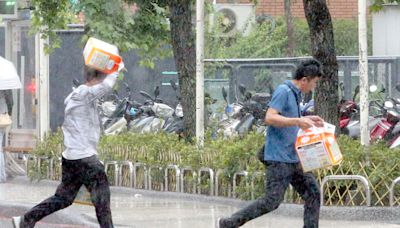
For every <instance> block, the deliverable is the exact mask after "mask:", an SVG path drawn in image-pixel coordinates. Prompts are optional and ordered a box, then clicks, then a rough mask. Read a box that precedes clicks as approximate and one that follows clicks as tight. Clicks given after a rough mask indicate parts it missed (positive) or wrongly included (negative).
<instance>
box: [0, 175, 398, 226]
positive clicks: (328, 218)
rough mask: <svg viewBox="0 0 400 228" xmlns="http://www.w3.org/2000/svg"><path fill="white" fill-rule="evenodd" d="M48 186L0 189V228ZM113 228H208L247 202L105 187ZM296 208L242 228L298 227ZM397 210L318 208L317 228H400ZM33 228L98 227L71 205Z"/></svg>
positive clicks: (17, 183) (51, 185)
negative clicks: (219, 218) (318, 221)
mask: <svg viewBox="0 0 400 228" xmlns="http://www.w3.org/2000/svg"><path fill="white" fill-rule="evenodd" d="M57 184H58V183H57V182H54V181H41V182H39V183H31V182H29V180H28V179H27V178H26V177H18V178H15V179H13V180H11V181H9V182H8V183H4V184H0V202H1V203H0V227H1V228H9V227H10V228H11V227H12V226H11V217H12V216H15V215H20V214H23V212H25V211H27V210H28V209H29V208H31V207H32V206H34V205H35V204H37V203H38V202H40V201H41V200H44V199H45V198H47V197H49V196H51V195H52V194H54V191H55V189H56V186H57ZM111 201H112V202H111V203H112V205H111V206H112V212H113V220H114V224H115V225H116V227H121V228H125V227H132V228H158V227H162V228H188V227H190V228H213V227H214V223H215V221H216V220H217V218H218V217H220V216H227V215H230V214H231V213H233V212H234V211H236V210H237V209H238V208H239V207H241V206H244V205H245V204H246V203H247V202H245V201H241V200H232V199H226V198H221V197H208V196H198V195H190V194H180V193H170V192H151V191H143V190H136V189H131V188H123V187H112V188H111ZM302 213H303V208H302V205H288V204H284V205H281V207H280V208H279V209H278V210H276V211H275V212H273V213H270V214H268V215H265V216H262V217H261V218H258V219H255V220H254V221H251V222H249V223H247V224H246V225H245V226H243V227H244V228H259V227H260V228H261V227H263V228H266V227H269V228H272V227H274V228H276V227H279V228H296V227H299V228H301V227H302V226H303V221H302ZM399 224H400V209H399V208H376V207H370V208H367V207H351V208H350V207H323V208H322V210H321V220H320V227H321V228H340V227H352V228H353V227H354V228H361V227H362V228H395V227H399V228H400V225H399ZM36 227H39V228H45V227H46V228H60V227H69V228H83V227H88V228H89V227H98V225H97V220H96V216H95V212H94V208H93V207H91V206H84V205H77V204H73V205H72V206H70V207H68V208H66V209H64V210H61V211H59V212H57V213H55V214H53V215H51V216H49V217H47V218H45V219H43V220H42V221H41V222H40V223H38V224H37V226H36Z"/></svg>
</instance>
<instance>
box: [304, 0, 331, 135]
mask: <svg viewBox="0 0 400 228" xmlns="http://www.w3.org/2000/svg"><path fill="white" fill-rule="evenodd" d="M303 4H304V12H305V15H306V18H307V22H308V26H309V28H310V37H311V48H312V54H313V57H314V58H315V59H317V60H319V61H320V62H321V63H322V65H323V75H322V78H321V79H320V81H319V83H318V86H317V88H316V91H315V96H314V100H315V111H316V113H317V114H318V115H319V116H321V117H322V118H323V119H324V120H325V121H326V122H329V123H331V124H334V125H336V126H337V129H339V128H338V125H339V112H338V102H339V96H338V64H337V61H336V53H335V44H334V39H333V26H332V20H331V15H330V13H329V10H328V7H327V4H326V0H303ZM337 132H338V131H337Z"/></svg>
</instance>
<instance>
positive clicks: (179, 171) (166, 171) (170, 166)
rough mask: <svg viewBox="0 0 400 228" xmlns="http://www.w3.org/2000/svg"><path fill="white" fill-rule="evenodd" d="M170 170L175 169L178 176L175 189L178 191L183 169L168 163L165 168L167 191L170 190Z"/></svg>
mask: <svg viewBox="0 0 400 228" xmlns="http://www.w3.org/2000/svg"><path fill="white" fill-rule="evenodd" d="M168 170H175V176H176V183H175V184H176V186H175V191H176V192H180V186H179V184H180V181H179V178H180V177H181V170H180V169H179V167H178V166H177V165H168V166H167V167H166V168H165V171H164V184H165V191H169V190H168Z"/></svg>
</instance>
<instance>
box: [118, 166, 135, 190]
mask: <svg viewBox="0 0 400 228" xmlns="http://www.w3.org/2000/svg"><path fill="white" fill-rule="evenodd" d="M124 167H128V171H129V182H128V183H129V187H133V173H134V172H133V164H132V162H130V161H123V162H121V163H120V167H119V175H118V181H119V182H118V185H119V186H122V185H123V169H124Z"/></svg>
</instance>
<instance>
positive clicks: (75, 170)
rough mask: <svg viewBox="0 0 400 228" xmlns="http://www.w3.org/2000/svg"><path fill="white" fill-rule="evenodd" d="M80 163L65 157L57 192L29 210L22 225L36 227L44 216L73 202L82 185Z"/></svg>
mask: <svg viewBox="0 0 400 228" xmlns="http://www.w3.org/2000/svg"><path fill="white" fill-rule="evenodd" d="M79 164H80V163H79V162H76V161H71V160H70V161H68V160H65V159H64V158H63V160H62V182H61V184H60V185H59V186H58V187H57V190H56V193H55V194H54V196H52V197H50V198H48V199H46V200H44V201H42V202H41V203H39V204H38V205H36V206H35V207H33V208H32V209H31V210H30V211H28V212H27V213H26V214H25V215H24V216H23V219H22V223H21V227H29V228H30V227H34V226H35V223H36V222H37V221H39V220H41V219H42V218H43V217H45V216H47V215H49V214H52V213H54V212H56V211H58V210H61V209H63V208H66V207H68V206H69V205H71V204H72V202H73V200H74V199H75V197H76V194H77V193H78V191H79V188H80V187H81V185H82V181H81V178H80V174H79V173H80V165H79Z"/></svg>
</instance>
